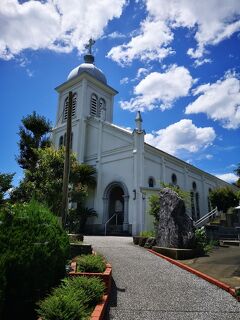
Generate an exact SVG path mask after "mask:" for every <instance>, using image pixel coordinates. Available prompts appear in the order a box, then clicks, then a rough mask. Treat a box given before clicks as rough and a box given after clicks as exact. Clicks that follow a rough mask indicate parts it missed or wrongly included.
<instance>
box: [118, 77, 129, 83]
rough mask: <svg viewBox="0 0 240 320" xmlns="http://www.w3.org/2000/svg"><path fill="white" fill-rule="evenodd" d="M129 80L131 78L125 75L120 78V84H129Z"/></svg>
mask: <svg viewBox="0 0 240 320" xmlns="http://www.w3.org/2000/svg"><path fill="white" fill-rule="evenodd" d="M128 82H129V78H128V77H124V78H122V79H121V80H120V84H127V83H128Z"/></svg>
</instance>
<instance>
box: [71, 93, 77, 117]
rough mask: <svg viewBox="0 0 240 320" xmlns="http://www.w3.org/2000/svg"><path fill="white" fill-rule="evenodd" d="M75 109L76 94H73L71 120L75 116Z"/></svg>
mask: <svg viewBox="0 0 240 320" xmlns="http://www.w3.org/2000/svg"><path fill="white" fill-rule="evenodd" d="M76 107H77V94H76V92H75V93H74V94H73V97H72V117H73V118H74V117H75V115H76Z"/></svg>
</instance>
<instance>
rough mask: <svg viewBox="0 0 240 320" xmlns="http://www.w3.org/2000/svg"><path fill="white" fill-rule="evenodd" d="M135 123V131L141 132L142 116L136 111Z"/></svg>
mask: <svg viewBox="0 0 240 320" xmlns="http://www.w3.org/2000/svg"><path fill="white" fill-rule="evenodd" d="M135 122H136V129H137V130H138V131H139V132H140V131H142V116H141V112H140V111H137V114H136V118H135Z"/></svg>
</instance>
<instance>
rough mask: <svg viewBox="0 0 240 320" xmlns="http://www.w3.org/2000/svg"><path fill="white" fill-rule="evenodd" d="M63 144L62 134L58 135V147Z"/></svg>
mask: <svg viewBox="0 0 240 320" xmlns="http://www.w3.org/2000/svg"><path fill="white" fill-rule="evenodd" d="M62 146H63V136H60V138H59V148H61V147H62Z"/></svg>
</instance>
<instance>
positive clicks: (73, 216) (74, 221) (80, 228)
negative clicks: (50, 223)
mask: <svg viewBox="0 0 240 320" xmlns="http://www.w3.org/2000/svg"><path fill="white" fill-rule="evenodd" d="M96 216H97V212H96V211H95V210H94V209H92V208H84V207H82V206H80V205H78V206H77V208H76V209H71V210H69V215H68V217H67V229H68V231H69V232H75V233H82V232H84V227H85V225H86V222H87V219H88V218H90V217H96Z"/></svg>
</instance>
